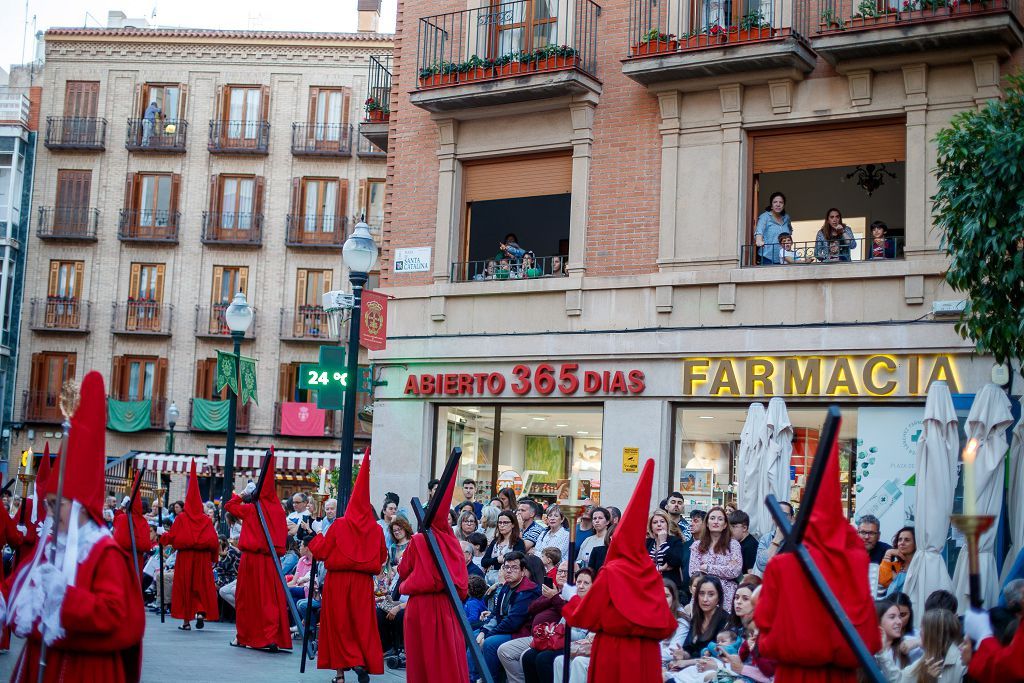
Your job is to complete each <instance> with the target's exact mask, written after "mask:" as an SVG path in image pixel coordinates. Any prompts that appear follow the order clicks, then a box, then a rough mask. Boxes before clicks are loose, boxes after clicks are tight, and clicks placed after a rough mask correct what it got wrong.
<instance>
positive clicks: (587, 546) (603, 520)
mask: <svg viewBox="0 0 1024 683" xmlns="http://www.w3.org/2000/svg"><path fill="white" fill-rule="evenodd" d="M611 518H612V516H611V515H610V514H608V511H607V510H605V509H604V508H602V507H596V508H594V509H593V510H591V512H590V523H591V524H593V526H594V535H593V536H588V537H587V540H585V541H583V545H581V546H580V551H579V553H578V554H577V557H576V562H577V563H578V564H579V566H580V567H586V566H587V562H588V561H589V560H590V554H591V553H592V552H593V551H594V548H597V547H599V546H603V545H605V539H606V537H607V536H608V527H609V525H610V524H611V521H612V520H611Z"/></svg>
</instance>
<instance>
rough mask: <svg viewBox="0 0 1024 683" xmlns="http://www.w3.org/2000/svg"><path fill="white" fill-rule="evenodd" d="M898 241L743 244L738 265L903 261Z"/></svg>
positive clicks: (854, 239) (901, 243)
mask: <svg viewBox="0 0 1024 683" xmlns="http://www.w3.org/2000/svg"><path fill="white" fill-rule="evenodd" d="M903 246H904V240H903V238H902V237H884V238H882V239H880V240H876V239H874V238H872V237H851V238H838V239H830V240H829V239H821V240H815V241H813V242H792V241H789V242H783V243H781V244H780V243H777V242H771V243H766V244H763V245H757V244H744V245H742V247H741V249H740V252H741V253H740V264H741V265H742V266H743V267H744V268H754V267H760V266H778V265H808V264H812V263H819V264H835V263H860V262H864V261H885V260H893V259H902V258H903Z"/></svg>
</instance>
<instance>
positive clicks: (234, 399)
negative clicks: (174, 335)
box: [219, 292, 253, 536]
mask: <svg viewBox="0 0 1024 683" xmlns="http://www.w3.org/2000/svg"><path fill="white" fill-rule="evenodd" d="M252 318H253V313H252V309H251V308H250V307H249V304H248V303H247V302H246V300H245V294H243V293H242V292H239V293H237V294H235V298H234V300H233V301H232V302H231V305H230V306H228V307H227V309H225V311H224V320H225V322H226V323H227V325H228V328H229V329H230V330H231V341H232V342H233V343H234V348H233V353H234V357H235V369H234V373H235V387H236V388H240V387H239V383H240V381H241V378H240V377H239V374H240V373H239V364H240V363H241V360H240V359H241V355H242V354H241V352H242V338H243V337H244V336H245V331H246V330H248V329H249V325H251V324H252ZM237 418H238V395H237V392H235V391H231V390H230V389H229V390H228V434H227V444H226V446H225V448H224V487H223V489H222V490H221V506H223V505H224V504H225V503H227V502H228V501H229V500H230V499H231V496H232V494H233V493H234V488H235V422H236V421H237ZM219 533H220V534H222V535H225V536H227V535H230V529H228V526H227V517H226V516H223V515H222V516H221V529H220V531H219Z"/></svg>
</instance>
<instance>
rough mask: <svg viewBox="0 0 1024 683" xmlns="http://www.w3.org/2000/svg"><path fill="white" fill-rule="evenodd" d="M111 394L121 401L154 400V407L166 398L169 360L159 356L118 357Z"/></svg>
mask: <svg viewBox="0 0 1024 683" xmlns="http://www.w3.org/2000/svg"><path fill="white" fill-rule="evenodd" d="M110 385H111V393H112V394H113V396H114V398H116V399H117V400H119V401H145V400H153V401H154V407H155V406H156V404H157V403H158V402H160V400H161V399H163V398H164V395H165V390H166V385H167V359H166V358H159V357H157V356H117V357H115V358H114V367H113V372H111V381H110Z"/></svg>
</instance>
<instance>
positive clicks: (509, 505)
mask: <svg viewBox="0 0 1024 683" xmlns="http://www.w3.org/2000/svg"><path fill="white" fill-rule="evenodd" d="M498 502H499V503H501V509H502V510H511V511H512V512H515V511H516V503H517V501H516V492H515V491H513V490H512V489H511V488H504V489H501V490H500V491H498Z"/></svg>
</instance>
